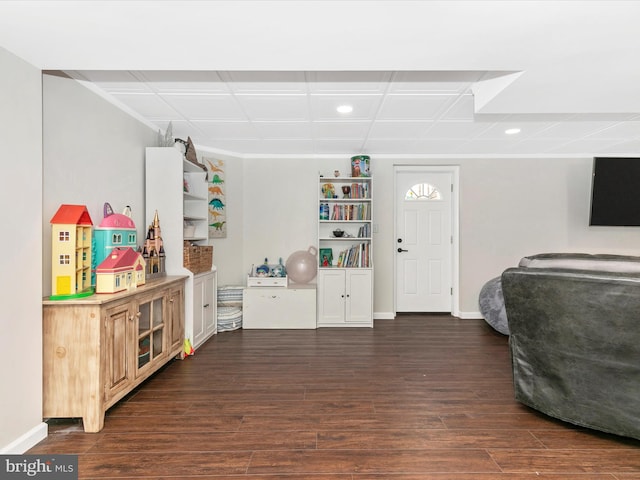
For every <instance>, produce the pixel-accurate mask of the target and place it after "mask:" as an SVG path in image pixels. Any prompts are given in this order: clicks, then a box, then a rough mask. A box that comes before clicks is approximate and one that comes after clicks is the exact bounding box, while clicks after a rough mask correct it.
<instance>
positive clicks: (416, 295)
mask: <svg viewBox="0 0 640 480" xmlns="http://www.w3.org/2000/svg"><path fill="white" fill-rule="evenodd" d="M434 168H435V167H396V186H395V187H396V188H395V192H396V199H395V204H396V238H395V241H394V248H395V255H396V262H395V264H396V282H395V283H396V311H398V312H451V311H452V298H453V297H452V286H453V285H452V263H453V262H452V242H453V237H452V217H453V212H452V208H453V207H452V185H453V174H452V172H451V171H442V170H440V171H437V170H435V169H434Z"/></svg>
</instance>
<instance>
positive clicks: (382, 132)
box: [369, 121, 435, 140]
mask: <svg viewBox="0 0 640 480" xmlns="http://www.w3.org/2000/svg"><path fill="white" fill-rule="evenodd" d="M434 125H435V124H434V122H423V121H416V122H401V121H398V122H390V121H377V122H374V123H373V125H372V127H371V131H370V132H369V139H371V140H373V139H383V138H386V139H393V138H398V139H407V138H420V137H421V136H422V135H424V134H425V132H427V131H428V130H429V129H430V128H432V127H433V126H434Z"/></svg>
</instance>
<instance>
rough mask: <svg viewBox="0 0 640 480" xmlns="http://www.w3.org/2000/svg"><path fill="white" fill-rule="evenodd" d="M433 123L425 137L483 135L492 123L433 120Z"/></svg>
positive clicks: (461, 137)
mask: <svg viewBox="0 0 640 480" xmlns="http://www.w3.org/2000/svg"><path fill="white" fill-rule="evenodd" d="M431 125H432V127H431V128H430V129H429V130H428V131H427V132H426V134H425V135H424V138H425V139H437V138H453V139H468V138H474V137H476V136H478V135H482V134H483V133H484V132H486V131H487V130H488V129H490V128H491V124H487V123H476V122H437V123H436V122H433V123H432V124H431Z"/></svg>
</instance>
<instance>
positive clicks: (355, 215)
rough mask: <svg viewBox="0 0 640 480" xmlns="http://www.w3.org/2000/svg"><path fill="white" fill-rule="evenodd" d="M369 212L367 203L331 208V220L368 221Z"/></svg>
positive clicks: (336, 205)
mask: <svg viewBox="0 0 640 480" xmlns="http://www.w3.org/2000/svg"><path fill="white" fill-rule="evenodd" d="M370 218H371V210H370V208H369V204H368V203H358V204H349V205H338V204H335V205H334V206H333V210H332V211H331V220H369V219H370Z"/></svg>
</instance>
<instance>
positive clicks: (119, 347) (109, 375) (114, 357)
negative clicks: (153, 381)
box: [104, 303, 133, 401]
mask: <svg viewBox="0 0 640 480" xmlns="http://www.w3.org/2000/svg"><path fill="white" fill-rule="evenodd" d="M132 315H133V314H132V312H131V308H130V305H129V304H128V303H125V304H122V305H116V306H113V307H110V308H107V309H106V311H105V318H104V322H105V323H104V329H105V350H104V355H105V359H106V371H105V397H106V398H105V400H106V401H108V400H109V399H110V398H112V397H113V396H115V395H116V394H117V393H118V392H120V391H121V390H123V389H126V388H127V387H129V382H130V380H131V379H132V375H131V371H132V368H131V367H132V365H130V364H129V359H130V358H131V354H132V352H133V348H132V344H131V342H130V341H129V338H131V332H132V331H133V328H132V326H133V322H132V320H133V317H132Z"/></svg>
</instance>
